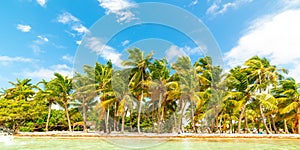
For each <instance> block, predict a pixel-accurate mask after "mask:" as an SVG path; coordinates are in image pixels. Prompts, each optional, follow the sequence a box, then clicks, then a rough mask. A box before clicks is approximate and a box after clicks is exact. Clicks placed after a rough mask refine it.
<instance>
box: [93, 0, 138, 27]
mask: <svg viewBox="0 0 300 150" xmlns="http://www.w3.org/2000/svg"><path fill="white" fill-rule="evenodd" d="M98 2H99V5H100V6H101V7H103V8H104V9H106V14H110V13H113V14H115V15H116V16H117V17H118V19H117V21H118V22H119V23H120V22H129V21H131V20H133V19H135V15H134V14H133V13H132V12H131V11H130V9H131V8H134V7H136V3H134V2H131V1H129V0H98Z"/></svg>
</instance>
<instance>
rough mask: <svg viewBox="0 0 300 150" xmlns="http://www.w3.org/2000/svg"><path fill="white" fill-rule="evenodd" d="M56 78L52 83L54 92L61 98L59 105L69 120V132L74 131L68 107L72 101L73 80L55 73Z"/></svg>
mask: <svg viewBox="0 0 300 150" xmlns="http://www.w3.org/2000/svg"><path fill="white" fill-rule="evenodd" d="M54 76H55V78H54V79H53V80H52V81H51V84H53V86H54V90H55V91H56V92H55V93H57V96H59V98H60V100H59V101H58V103H62V106H63V108H64V109H65V112H66V118H67V120H68V126H69V131H70V132H71V131H72V128H71V121H70V116H69V110H68V105H69V101H70V100H71V99H72V94H71V93H72V79H70V78H68V77H67V76H63V75H61V74H59V73H54Z"/></svg>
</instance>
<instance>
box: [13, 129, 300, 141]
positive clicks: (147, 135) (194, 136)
mask: <svg viewBox="0 0 300 150" xmlns="http://www.w3.org/2000/svg"><path fill="white" fill-rule="evenodd" d="M13 136H14V137H17V138H31V137H37V138H149V139H151V138H153V139H154V138H163V139H206V138H207V139H208V138H223V139H226V138H227V139H254V138H259V139H266V138H267V139H300V134H190V133H184V134H172V133H170V134H156V133H141V134H138V133H125V134H120V133H111V134H105V133H97V132H90V133H83V132H63V131H62V132H56V131H51V132H20V133H18V134H15V135H13Z"/></svg>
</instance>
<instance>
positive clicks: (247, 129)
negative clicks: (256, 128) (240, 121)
mask: <svg viewBox="0 0 300 150" xmlns="http://www.w3.org/2000/svg"><path fill="white" fill-rule="evenodd" d="M244 117H245V132H247V133H249V126H248V119H247V112H246V108H245V115H244Z"/></svg>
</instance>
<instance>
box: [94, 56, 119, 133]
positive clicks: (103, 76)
mask: <svg viewBox="0 0 300 150" xmlns="http://www.w3.org/2000/svg"><path fill="white" fill-rule="evenodd" d="M91 70H92V69H91ZM112 72H113V68H112V63H111V61H108V62H107V63H106V64H99V63H98V62H97V63H96V65H95V69H94V71H93V72H91V73H88V74H94V76H95V81H96V83H97V84H98V85H97V86H96V91H97V92H98V94H99V97H100V100H101V102H100V103H99V104H98V106H97V108H103V110H104V111H105V113H106V117H105V129H106V133H109V131H110V130H109V115H110V105H111V104H112V103H113V102H114V101H115V99H114V98H113V97H114V93H113V90H112V85H111V80H112Z"/></svg>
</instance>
